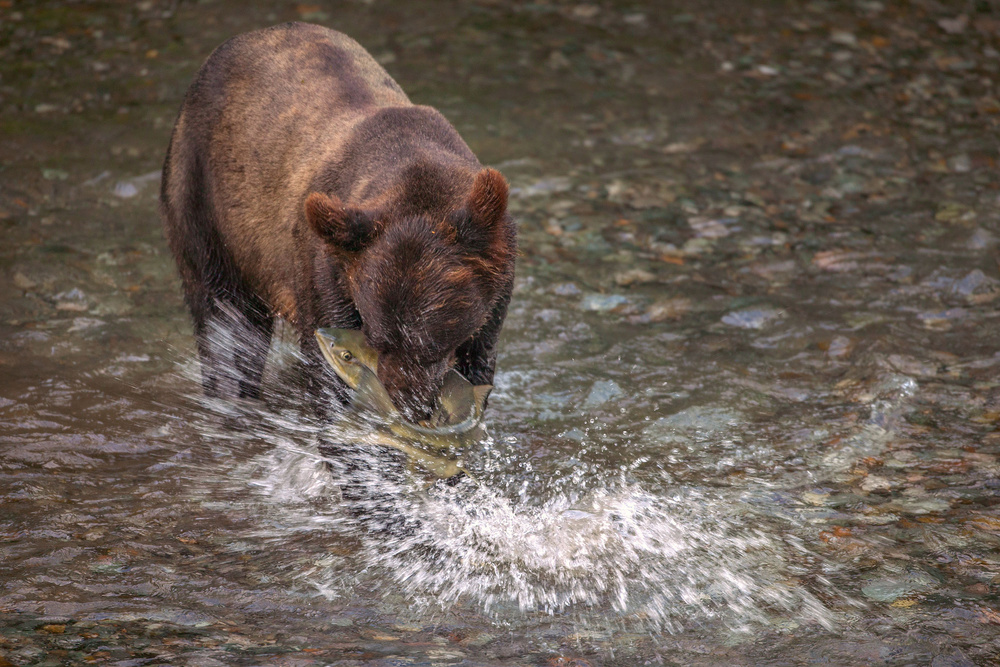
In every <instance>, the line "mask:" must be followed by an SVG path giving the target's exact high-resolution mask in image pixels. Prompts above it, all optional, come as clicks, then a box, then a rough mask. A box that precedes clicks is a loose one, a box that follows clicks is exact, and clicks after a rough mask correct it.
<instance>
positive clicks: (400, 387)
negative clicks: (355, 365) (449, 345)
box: [378, 356, 448, 422]
mask: <svg viewBox="0 0 1000 667" xmlns="http://www.w3.org/2000/svg"><path fill="white" fill-rule="evenodd" d="M447 370H448V363H447V360H443V361H440V362H436V363H432V364H413V363H407V362H406V361H402V360H396V359H393V358H392V357H386V356H382V357H380V358H379V363H378V377H379V380H381V381H382V385H383V386H384V387H385V389H386V391H387V392H389V396H390V398H392V402H393V404H394V405H395V406H396V409H398V410H399V411H400V412H401V413H402V414H403V416H404V417H405V418H406V419H407V420H409V421H412V422H419V421H422V420H425V419H429V418H430V416H431V414H432V413H433V412H434V408H435V407H436V405H437V399H438V394H439V393H440V391H441V386H442V385H443V384H444V374H445V373H446V372H447Z"/></svg>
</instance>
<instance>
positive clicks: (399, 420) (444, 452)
mask: <svg viewBox="0 0 1000 667" xmlns="http://www.w3.org/2000/svg"><path fill="white" fill-rule="evenodd" d="M316 340H317V341H318V342H319V348H320V351H321V352H322V354H323V357H324V358H325V359H326V360H327V362H328V363H329V364H330V366H332V367H333V370H334V371H335V372H336V373H337V375H338V376H339V377H340V379H341V380H343V381H344V382H345V383H346V384H347V386H348V387H350V388H351V390H352V394H351V399H350V402H351V405H352V406H354V407H356V408H358V409H360V410H362V411H367V412H368V413H371V414H373V415H374V416H375V417H377V418H378V419H379V421H380V422H381V423H380V424H379V425H380V427H381V428H380V429H379V430H377V431H376V433H375V434H373V440H374V441H375V442H376V444H379V445H382V446H387V447H392V448H393V449H396V450H399V451H401V452H403V453H404V454H406V455H407V457H408V458H409V459H410V460H411V461H413V462H415V463H417V464H418V465H420V466H421V467H423V468H424V469H426V470H428V471H429V472H431V473H433V474H435V475H436V476H438V477H441V478H444V479H446V478H448V477H452V476H454V475H456V474H459V473H463V472H464V473H465V474H467V475H468V472H467V471H465V470H464V469H463V468H462V467H461V465H460V463H459V462H458V461H457V457H458V456H459V455H460V454H461V452H462V451H463V450H464V449H465V448H466V447H468V446H469V445H470V444H473V443H475V442H478V441H479V440H480V439H482V437H483V436H484V435H485V430H484V429H483V426H482V417H483V412H484V410H485V408H486V400H487V398H489V394H490V391H492V389H493V386H492V385H488V384H486V385H478V386H473V385H472V383H470V382H469V381H468V380H467V379H465V378H464V377H463V376H462V375H461V373H459V372H458V371H456V370H454V369H452V370H450V371H448V372H447V373H446V374H445V379H444V383H443V385H442V388H441V392H440V394H439V397H438V405H437V407H436V409H435V411H434V413H433V414H432V415H431V418H430V419H428V420H427V421H426V422H422V423H419V424H415V423H413V422H410V421H407V420H406V419H405V418H404V417H403V415H402V414H401V413H400V412H399V410H398V409H397V408H396V406H395V404H394V403H393V402H392V399H391V398H390V396H389V393H388V392H387V391H386V389H385V387H384V386H383V385H382V382H381V381H380V380H379V379H378V375H377V369H378V353H377V352H376V351H375V350H374V349H372V348H371V347H370V346H369V345H368V343H367V342H366V341H365V339H364V334H363V333H362V332H361V331H359V330H355V329H333V328H326V329H317V330H316ZM470 477H471V475H470Z"/></svg>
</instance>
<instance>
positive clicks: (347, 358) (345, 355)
mask: <svg viewBox="0 0 1000 667" xmlns="http://www.w3.org/2000/svg"><path fill="white" fill-rule="evenodd" d="M340 358H341V359H343V360H344V361H350V360H351V359H353V358H354V355H353V354H351V353H350V352H348V351H347V350H344V351H343V352H341V353H340Z"/></svg>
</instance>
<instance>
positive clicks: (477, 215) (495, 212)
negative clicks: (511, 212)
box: [468, 168, 507, 229]
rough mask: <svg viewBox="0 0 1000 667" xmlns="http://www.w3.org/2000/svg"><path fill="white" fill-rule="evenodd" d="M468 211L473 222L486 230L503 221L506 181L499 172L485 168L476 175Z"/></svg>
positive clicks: (505, 204) (505, 202)
mask: <svg viewBox="0 0 1000 667" xmlns="http://www.w3.org/2000/svg"><path fill="white" fill-rule="evenodd" d="M468 210H469V213H470V214H471V215H472V219H473V221H474V222H475V223H476V224H478V225H481V226H483V227H486V228H487V229H489V228H492V227H495V226H496V225H498V224H499V223H500V222H501V221H502V220H503V218H504V215H506V214H507V181H506V180H505V179H504V177H503V175H502V174H501V173H500V172H499V171H497V170H496V169H489V168H487V169H483V170H482V171H480V172H479V173H478V174H476V180H475V181H473V182H472V192H471V194H469V203H468Z"/></svg>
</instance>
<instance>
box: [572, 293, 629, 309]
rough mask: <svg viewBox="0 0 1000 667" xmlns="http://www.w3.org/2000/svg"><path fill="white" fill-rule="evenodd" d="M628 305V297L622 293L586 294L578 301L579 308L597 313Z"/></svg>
mask: <svg viewBox="0 0 1000 667" xmlns="http://www.w3.org/2000/svg"><path fill="white" fill-rule="evenodd" d="M627 305H629V298H628V297H627V296H624V295H622V294H587V295H586V296H584V297H583V299H582V300H581V301H580V309H581V310H585V311H594V312H599V313H606V312H614V311H616V310H620V309H623V308H624V307H625V306H627Z"/></svg>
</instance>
